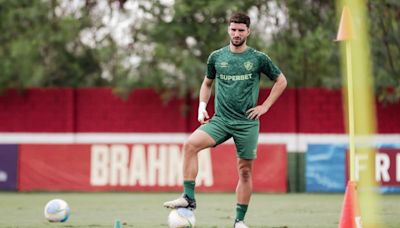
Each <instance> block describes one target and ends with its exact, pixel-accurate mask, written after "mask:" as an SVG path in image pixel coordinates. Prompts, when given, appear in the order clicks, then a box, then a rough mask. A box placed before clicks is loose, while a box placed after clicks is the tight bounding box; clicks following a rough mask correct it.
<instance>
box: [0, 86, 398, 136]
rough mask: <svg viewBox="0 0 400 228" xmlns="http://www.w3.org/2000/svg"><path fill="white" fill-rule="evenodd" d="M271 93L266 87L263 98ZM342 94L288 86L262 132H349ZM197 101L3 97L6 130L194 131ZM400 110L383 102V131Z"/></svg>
mask: <svg viewBox="0 0 400 228" xmlns="http://www.w3.org/2000/svg"><path fill="white" fill-rule="evenodd" d="M268 93H269V90H266V89H263V90H261V91H260V100H263V99H265V97H266V96H267V94H268ZM341 97H342V96H341V92H340V91H339V90H327V89H288V90H286V91H285V93H284V94H283V95H282V97H280V98H279V100H278V101H277V103H276V104H275V105H274V106H273V107H272V109H271V110H270V111H269V112H268V114H267V115H264V116H262V118H261V119H262V122H261V123H262V124H261V127H260V129H261V132H268V133H344V132H345V128H344V121H343V120H344V118H343V104H342V98H341ZM197 104H198V101H197V99H189V98H172V99H171V100H169V101H167V102H166V101H163V100H162V99H161V97H160V95H159V94H157V93H156V92H155V91H153V90H150V89H138V90H135V91H133V92H132V93H131V94H130V96H129V97H128V98H127V99H126V100H124V99H122V98H119V97H118V96H116V95H114V94H113V93H112V90H111V89H109V88H83V89H64V88H52V89H30V90H27V91H25V92H24V93H17V92H16V91H15V90H9V91H7V92H5V93H4V94H3V95H1V96H0V132H51V133H58V132H63V133H65V132H71V133H75V132H163V133H168V132H180V133H181V132H191V131H193V130H194V129H195V128H196V127H197V126H198V123H197V121H196V115H197ZM212 106H213V102H211V103H210V104H209V107H208V110H209V112H210V113H212V112H213V107H212ZM399 112H400V103H396V104H381V103H377V116H378V133H399V132H400V118H398V113H399Z"/></svg>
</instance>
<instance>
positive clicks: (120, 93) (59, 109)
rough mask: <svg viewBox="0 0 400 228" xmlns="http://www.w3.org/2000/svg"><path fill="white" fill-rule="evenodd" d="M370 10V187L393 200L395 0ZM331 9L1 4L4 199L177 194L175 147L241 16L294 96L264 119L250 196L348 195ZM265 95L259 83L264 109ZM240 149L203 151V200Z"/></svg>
mask: <svg viewBox="0 0 400 228" xmlns="http://www.w3.org/2000/svg"><path fill="white" fill-rule="evenodd" d="M366 4H367V8H368V16H369V21H368V23H369V34H370V47H371V50H370V51H371V56H372V59H371V60H370V61H371V63H372V66H373V77H374V81H375V87H374V91H375V97H376V107H375V110H374V111H376V114H377V115H376V116H377V121H376V123H377V126H376V129H377V134H376V136H375V141H374V143H375V144H376V146H377V148H379V151H378V153H377V159H376V163H375V164H376V167H375V168H376V180H377V181H378V182H379V183H381V189H380V190H381V191H382V192H400V117H399V114H400V102H399V99H400V64H399V63H400V62H399V60H400V2H398V1H395V0H369V1H367V2H366ZM335 7H336V5H335V2H334V1H323V0H307V1H296V0H282V1H280V0H276V1H274V0H271V1H260V0H248V1H228V0H213V1H186V0H176V1H174V0H160V1H156V0H154V1H147V0H98V1H96V0H35V1H31V0H18V1H6V0H0V31H1V35H0V144H1V145H0V190H12V191H16V190H19V191H42V190H45V191H103V190H104V191H145V192H148V191H150V192H154V191H158V192H164V191H180V190H181V183H182V176H181V173H180V165H181V156H182V151H181V147H182V143H183V142H184V140H185V139H186V138H187V136H188V135H189V134H190V133H191V132H192V131H193V130H195V129H196V128H197V127H198V123H197V121H196V118H197V117H196V115H197V104H198V101H197V96H198V90H199V88H200V85H201V81H202V80H203V78H204V72H205V66H206V60H207V57H208V55H209V54H210V53H211V52H212V51H213V50H215V49H218V48H220V47H222V46H225V45H228V43H229V39H228V35H227V18H228V17H229V15H230V14H231V13H232V12H236V11H242V12H246V13H248V15H249V16H250V18H251V20H252V25H251V29H252V34H251V36H250V38H249V40H248V45H249V46H252V47H254V48H256V49H259V50H261V51H264V52H266V53H267V54H268V55H269V56H270V57H271V59H272V60H273V62H274V63H275V64H276V65H278V66H279V68H280V69H281V70H282V71H283V73H284V74H285V76H286V77H287V79H288V86H289V88H288V89H287V90H286V91H285V93H284V94H283V95H282V97H281V98H280V99H279V100H278V101H277V103H276V104H275V105H274V107H273V108H272V109H271V110H270V112H269V113H268V114H267V115H265V116H263V117H262V119H261V134H260V140H259V141H260V146H259V159H258V160H257V163H256V167H255V169H256V172H255V173H256V174H255V191H256V192H281V193H287V192H305V191H306V192H344V189H345V183H346V180H347V170H348V167H347V166H346V164H347V162H346V151H347V144H348V137H347V134H346V132H347V130H346V115H345V113H344V110H345V102H343V99H342V76H341V68H340V54H339V53H340V47H339V44H338V43H335V42H334V39H335V38H336V34H337V28H338V24H339V19H340V15H339V14H338V13H337V11H336V10H335ZM355 24H357V21H356V22H355ZM354 83H355V84H357V82H354ZM270 86H271V82H269V81H268V80H267V78H266V77H265V78H263V79H262V88H261V92H260V100H262V99H265V98H266V96H267V94H268V92H269V88H270ZM212 106H213V103H212V102H210V104H209V106H208V110H209V112H210V113H213V107H212ZM234 151H235V148H234V144H233V142H232V141H228V142H227V143H225V144H223V145H221V146H220V147H217V148H212V149H210V150H205V151H203V152H202V154H201V159H200V162H201V164H202V165H201V169H200V174H199V178H198V183H197V184H198V189H199V191H201V192H218V191H223V192H233V191H234V189H235V183H236V179H234V178H231V173H232V172H236V171H235V157H234V156H235V155H234V154H235V153H234ZM211 152H212V153H211ZM221 160H223V161H227V162H224V163H223V164H221V163H220V162H219V161H221ZM229 161H230V162H229ZM357 161H358V162H359V163H358V166H357V167H358V168H357V171H356V172H363V169H364V168H365V164H363V159H358V160H357ZM227 177H229V178H227Z"/></svg>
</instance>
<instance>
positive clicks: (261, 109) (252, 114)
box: [246, 105, 269, 120]
mask: <svg viewBox="0 0 400 228" xmlns="http://www.w3.org/2000/svg"><path fill="white" fill-rule="evenodd" d="M268 109H269V108H267V107H266V106H264V105H258V106H256V107H254V108H251V109H249V110H247V111H246V114H247V118H249V119H252V120H253V119H254V120H258V119H259V118H260V116H261V115H263V114H265V113H266V112H267V111H268Z"/></svg>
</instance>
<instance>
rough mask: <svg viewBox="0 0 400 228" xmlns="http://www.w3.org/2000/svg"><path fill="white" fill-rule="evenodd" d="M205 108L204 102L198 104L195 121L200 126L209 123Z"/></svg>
mask: <svg viewBox="0 0 400 228" xmlns="http://www.w3.org/2000/svg"><path fill="white" fill-rule="evenodd" d="M206 107H207V103H206V102H203V101H202V102H200V104H199V112H198V115H197V120H198V121H199V122H200V123H201V124H205V123H208V121H209V118H210V117H209V116H208V113H207V110H206Z"/></svg>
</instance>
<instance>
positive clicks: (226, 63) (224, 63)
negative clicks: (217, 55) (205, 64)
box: [219, 62, 229, 67]
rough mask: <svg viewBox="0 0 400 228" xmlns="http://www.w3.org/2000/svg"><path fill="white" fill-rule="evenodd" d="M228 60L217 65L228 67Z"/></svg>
mask: <svg viewBox="0 0 400 228" xmlns="http://www.w3.org/2000/svg"><path fill="white" fill-rule="evenodd" d="M228 65H229V64H228V62H221V63H220V64H219V66H220V67H228Z"/></svg>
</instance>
